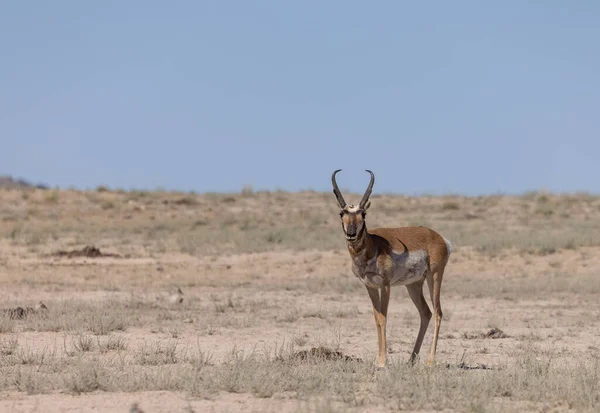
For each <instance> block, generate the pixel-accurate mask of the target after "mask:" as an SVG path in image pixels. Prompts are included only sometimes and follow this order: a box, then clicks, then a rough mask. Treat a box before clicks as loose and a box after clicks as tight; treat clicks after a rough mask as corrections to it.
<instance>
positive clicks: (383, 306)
mask: <svg viewBox="0 0 600 413" xmlns="http://www.w3.org/2000/svg"><path fill="white" fill-rule="evenodd" d="M367 291H368V292H369V297H370V298H371V303H372V304H373V316H374V317H375V324H376V325H377V343H378V344H379V352H378V355H377V366H378V367H385V358H386V357H385V356H386V353H387V342H386V341H387V340H386V331H385V328H386V323H387V310H388V304H389V302H390V286H389V285H386V286H384V287H382V289H381V297H380V296H379V290H377V289H375V288H369V287H367Z"/></svg>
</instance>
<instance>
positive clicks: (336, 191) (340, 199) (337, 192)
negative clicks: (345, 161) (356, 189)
mask: <svg viewBox="0 0 600 413" xmlns="http://www.w3.org/2000/svg"><path fill="white" fill-rule="evenodd" d="M339 171H341V169H338V170H337V171H334V172H333V175H331V183H332V184H333V193H334V194H335V197H336V198H337V201H338V204H340V208H345V207H346V201H344V197H343V196H342V193H341V192H340V188H338V185H337V182H335V174H337V173H338V172H339Z"/></svg>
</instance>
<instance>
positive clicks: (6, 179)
mask: <svg viewBox="0 0 600 413" xmlns="http://www.w3.org/2000/svg"><path fill="white" fill-rule="evenodd" d="M0 188H7V189H23V188H38V189H48V185H44V184H37V185H34V184H32V183H30V182H27V181H26V180H24V179H15V178H13V177H12V176H10V175H0Z"/></svg>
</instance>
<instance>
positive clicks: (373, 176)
mask: <svg viewBox="0 0 600 413" xmlns="http://www.w3.org/2000/svg"><path fill="white" fill-rule="evenodd" d="M366 171H367V172H368V173H370V174H371V182H369V186H368V187H367V190H366V191H365V194H364V195H363V197H362V199H361V200H360V204H358V206H359V207H360V208H364V207H365V204H366V203H367V201H368V200H369V197H370V196H371V191H372V190H373V184H374V183H375V175H373V172H371V171H369V170H368V169H366Z"/></svg>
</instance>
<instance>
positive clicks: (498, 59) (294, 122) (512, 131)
mask: <svg viewBox="0 0 600 413" xmlns="http://www.w3.org/2000/svg"><path fill="white" fill-rule="evenodd" d="M598 21H600V3H598V2H593V1H578V2H564V1H531V2H523V1H504V2H478V1H455V2H442V1H438V2H407V1H404V2H402V1H380V2H371V3H368V2H358V1H326V2H325V1H301V2H300V1H297V2H283V1H275V0H272V1H229V2H225V1H176V2H165V1H162V2H158V1H138V0H128V1H102V2H81V1H66V0H63V1H56V2H35V4H33V3H30V2H29V3H27V2H16V1H14V2H4V4H3V6H2V13H0V53H1V55H0V56H2V64H1V65H0V141H1V142H0V143H1V146H0V148H1V149H0V174H11V175H13V176H16V177H22V178H25V179H28V180H31V181H33V182H44V183H47V184H50V185H52V186H54V185H58V186H61V187H69V186H74V187H77V188H93V187H96V186H97V185H100V184H104V185H108V186H110V187H115V188H116V187H120V188H125V189H130V188H146V189H154V188H158V187H160V188H166V189H178V190H195V191H198V192H204V191H239V190H240V189H241V188H242V186H243V185H245V184H252V185H253V186H254V188H255V189H270V190H273V189H277V188H281V189H285V190H290V191H296V190H300V189H315V190H327V191H330V190H331V185H330V175H331V172H332V171H333V170H334V169H337V168H343V169H344V170H343V171H342V172H341V173H340V174H339V175H338V176H339V183H340V186H341V187H342V188H346V189H348V190H352V191H357V192H359V191H363V190H364V188H365V186H366V184H367V182H368V174H367V173H366V172H364V170H365V169H372V170H373V171H374V172H375V175H376V183H375V188H374V193H377V192H380V193H381V192H396V193H407V194H419V193H436V194H437V193H442V194H443V193H462V194H467V195H476V194H487V193H498V192H501V193H521V192H524V191H527V190H536V189H546V190H552V191H557V192H559V191H560V192H571V191H580V190H581V191H589V192H600V179H599V177H600V162H598V159H600V139H599V132H600V113H598V112H599V109H600V76H599V73H600V25H599V24H598Z"/></svg>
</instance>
